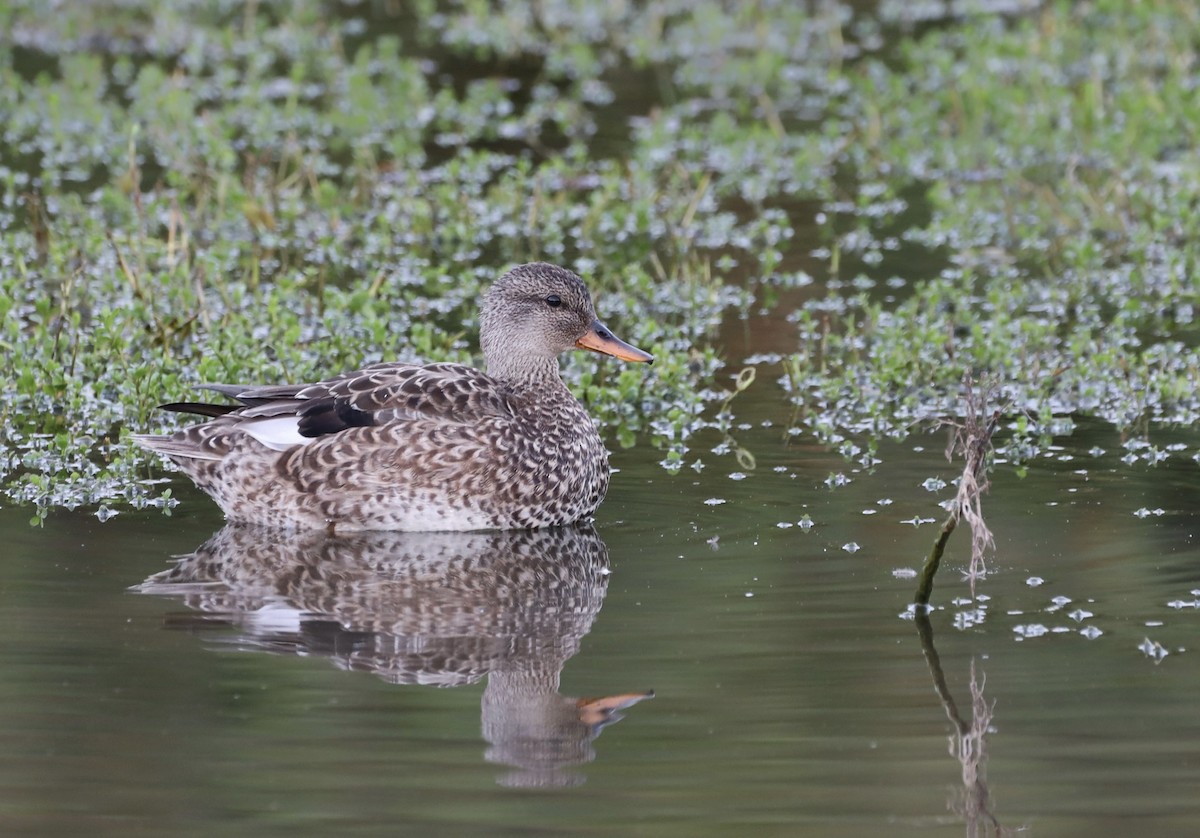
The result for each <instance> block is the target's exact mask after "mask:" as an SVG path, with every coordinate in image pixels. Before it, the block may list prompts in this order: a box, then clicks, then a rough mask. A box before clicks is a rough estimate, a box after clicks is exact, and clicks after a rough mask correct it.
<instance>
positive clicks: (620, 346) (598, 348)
mask: <svg viewBox="0 0 1200 838" xmlns="http://www.w3.org/2000/svg"><path fill="white" fill-rule="evenodd" d="M575 345H576V346H578V347H579V348H580V349H589V350H591V351H592V352H599V353H600V354H601V355H612V356H613V357H614V358H620V359H621V360H622V361H634V362H636V363H645V364H652V363H654V356H653V355H651V354H650V353H649V352H643V351H642V350H640V349H638V348H637V347H636V346H631V345H629V344H628V343H626V342H625V341H623V340H621V339H620V338H619V337H617V336H616V335H614V334H613V333H612V332H610V331H609V330H608V327H607V326H605V325H604V324H603V323H601V322H600V321H599V320H593V321H592V328H590V329H588V331H587V334H585V335H584V336H583V337H581V338H580V339H579V340H577V341H575Z"/></svg>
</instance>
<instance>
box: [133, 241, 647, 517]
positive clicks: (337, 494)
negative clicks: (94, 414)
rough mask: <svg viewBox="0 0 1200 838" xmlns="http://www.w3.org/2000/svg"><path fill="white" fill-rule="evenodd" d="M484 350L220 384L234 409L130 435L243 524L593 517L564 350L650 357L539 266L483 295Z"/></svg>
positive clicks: (562, 273)
mask: <svg viewBox="0 0 1200 838" xmlns="http://www.w3.org/2000/svg"><path fill="white" fill-rule="evenodd" d="M480 345H481V348H482V350H483V355H484V360H485V362H486V364H487V373H483V372H480V371H479V370H476V369H473V368H471V367H466V366H463V365H461V364H446V363H443V364H429V365H426V366H416V365H410V364H397V363H383V364H375V365H372V366H369V367H364V368H363V369H360V370H354V371H353V372H347V373H343V374H342V375H339V376H337V377H335V378H330V379H327V380H325V381H322V382H319V383H317V384H299V385H276V386H239V385H212V386H210V387H209V388H208V389H211V390H215V391H217V392H218V393H221V394H223V395H226V396H229V397H231V398H234V399H236V400H237V401H238V402H239V403H240V404H239V405H237V406H224V405H211V404H194V405H193V404H171V405H164V407H165V408H167V409H170V410H181V411H187V412H193V413H200V414H202V415H205V416H211V417H214V418H213V419H212V421H209V422H206V423H204V424H201V425H194V426H192V427H189V428H185V429H183V430H181V431H179V432H177V433H175V434H172V435H170V436H151V435H137V436H135V437H134V439H135V440H137V442H139V443H140V444H141V445H144V446H145V447H147V448H150V449H151V450H154V451H158V452H160V453H162V454H165V455H167V456H168V457H170V458H171V460H173V461H174V462H175V463H176V464H177V465H179V466H180V468H182V470H183V471H184V473H185V474H187V475H188V477H190V478H191V479H192V480H193V481H194V482H195V483H196V485H197V486H199V487H200V488H201V489H203V490H204V491H205V492H207V493H208V494H209V495H211V496H212V497H213V499H214V500H216V502H217V503H218V504H219V505H220V507H221V509H222V510H224V512H225V514H226V516H228V517H229V518H230V519H231V520H235V521H243V522H247V523H254V524H263V525H268V526H285V527H292V528H303V529H317V528H327V529H335V530H337V531H347V530H474V529H514V528H531V527H545V526H553V525H558V524H567V523H572V522H574V521H578V520H580V519H581V518H585V517H587V516H589V515H591V514H592V513H593V512H595V510H596V507H598V506H599V505H600V501H601V500H603V498H604V494H605V491H606V490H607V488H608V475H609V471H608V457H607V454H606V452H605V450H604V445H603V443H602V442H601V440H600V436H599V434H597V432H596V429H595V426H594V425H593V424H592V421H591V418H590V417H589V416H588V415H587V412H586V411H585V410H584V409H583V406H582V405H581V404H580V403H579V402H578V401H577V400H576V399H575V397H574V396H572V395H571V393H570V391H569V390H568V389H567V387H566V385H565V384H564V383H563V381H562V378H561V376H560V375H559V371H558V360H557V358H558V355H559V354H561V353H562V352H564V351H566V350H567V349H570V348H572V347H580V348H584V349H591V350H593V351H596V352H602V353H605V354H608V355H613V356H615V357H618V358H622V359H624V360H627V361H650V360H651V358H650V356H649V355H647V354H646V353H644V352H642V351H641V350H639V349H635V348H634V347H632V346H630V345H628V344H626V343H624V342H622V341H621V340H619V339H617V338H616V337H614V336H613V335H612V333H611V332H609V331H608V330H607V329H606V328H605V327H604V326H603V324H601V323H600V322H599V321H598V320H597V319H596V313H595V310H594V308H593V306H592V301H591V297H590V296H589V295H588V292H587V288H586V287H585V286H584V284H583V281H582V280H581V279H580V278H579V277H578V276H576V275H575V274H573V273H571V272H570V271H567V270H564V269H563V268H559V267H555V266H553V265H547V264H544V263H532V264H528V265H521V266H519V267H517V268H514V269H513V270H511V271H509V272H508V273H507V274H505V275H504V276H502V277H501V278H500V279H499V280H497V282H496V283H495V285H493V286H492V288H491V290H490V291H489V292H488V293H487V294H486V295H485V296H484V299H483V305H482V308H481V314H480Z"/></svg>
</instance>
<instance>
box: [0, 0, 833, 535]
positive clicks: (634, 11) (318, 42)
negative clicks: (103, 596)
mask: <svg viewBox="0 0 1200 838" xmlns="http://www.w3.org/2000/svg"><path fill="white" fill-rule="evenodd" d="M160 6H161V4H137V3H106V2H102V3H94V4H83V5H77V6H70V7H63V8H57V9H50V8H49V7H46V6H44V4H38V3H29V2H17V3H13V4H9V5H8V6H6V7H5V9H4V10H3V13H2V15H0V29H2V32H3V33H4V35H5V37H2V38H0V117H3V118H2V119H0V228H2V229H3V232H4V235H3V237H0V266H3V271H2V272H0V286H2V287H0V306H2V307H3V310H2V313H3V315H4V316H3V325H0V344H2V346H3V349H4V352H3V356H2V359H0V381H2V382H3V384H2V385H0V387H2V392H0V396H2V399H0V404H2V406H0V487H2V491H3V493H4V495H5V496H7V497H8V498H9V499H11V500H15V501H18V502H23V503H32V504H34V505H35V506H36V507H37V508H38V509H39V510H40V511H41V512H43V513H44V510H45V509H46V508H47V507H48V506H55V505H64V506H73V505H77V504H80V503H87V504H106V505H112V504H116V503H118V502H122V503H132V504H134V505H147V504H155V505H161V506H164V507H169V505H170V503H171V502H172V499H171V497H170V495H169V490H168V489H166V488H165V487H164V484H162V483H161V482H160V481H159V475H160V474H161V473H162V472H161V468H160V466H159V464H158V463H157V462H150V461H148V460H146V459H145V458H144V455H143V454H141V453H140V452H138V451H137V450H136V449H134V448H132V447H131V446H129V445H128V444H127V443H125V442H124V441H123V440H124V437H125V435H126V434H127V433H128V432H129V431H130V430H137V431H147V430H154V429H156V428H162V427H169V426H170V425H171V424H172V423H174V422H177V421H180V420H179V419H178V418H177V417H172V416H167V415H163V414H160V413H159V412H157V411H155V410H154V406H155V405H156V404H157V403H159V402H162V401H170V400H173V399H180V398H184V397H186V396H188V395H189V391H190V390H191V389H192V388H194V387H195V386H196V385H198V384H200V383H203V382H206V381H250V382H255V381H262V382H271V381H297V380H305V379H313V378H317V377H320V376H323V375H326V374H329V373H331V372H334V371H337V370H341V369H345V368H350V367H354V366H357V365H360V364H363V363H369V362H372V361H376V360H379V359H381V358H396V359H400V360H422V361H427V360H445V359H453V360H459V361H471V360H473V348H474V346H475V337H474V333H475V328H476V325H475V317H476V312H475V301H476V299H477V298H478V295H479V293H480V291H481V290H482V288H483V287H485V285H486V284H487V283H488V282H489V281H490V280H491V278H492V277H494V276H495V275H496V274H497V273H498V272H499V271H500V270H502V269H503V267H504V266H505V265H507V264H511V263H513V262H517V261H526V260H530V259H539V258H540V259H547V260H550V261H556V262H560V263H563V264H566V265H568V266H570V267H573V268H575V269H577V270H579V271H580V272H581V273H583V274H584V275H585V276H586V277H587V279H588V282H589V285H590V286H591V287H592V289H593V291H594V293H595V295H596V298H597V303H598V307H599V309H600V312H601V314H602V316H604V317H605V318H607V319H608V320H610V322H611V323H612V325H613V326H614V328H616V329H617V330H618V331H619V332H620V333H621V334H622V335H623V336H624V337H626V338H627V339H629V340H630V341H631V342H633V343H636V344H638V345H641V346H644V347H645V348H646V349H647V350H649V351H651V352H653V353H654V354H655V355H656V356H657V357H658V359H659V361H658V363H656V364H655V365H654V367H653V368H651V369H650V370H649V371H646V370H639V371H636V372H631V371H628V370H617V369H616V368H615V367H613V366H611V365H606V364H603V363H600V364H597V362H596V359H594V358H591V357H588V358H583V357H574V358H570V359H568V360H567V361H566V362H565V364H566V366H565V374H566V376H567V378H568V380H569V381H571V382H573V383H574V384H576V385H578V388H579V390H580V392H582V394H583V396H584V398H585V399H586V400H587V402H588V404H589V409H590V410H591V411H592V413H593V415H595V416H596V417H597V418H598V419H599V420H600V421H601V422H603V423H604V424H605V425H606V427H609V428H612V429H613V431H612V432H613V433H614V435H615V437H616V441H617V442H618V443H619V444H621V445H631V444H633V443H634V442H635V440H637V439H638V438H646V437H648V438H649V439H650V440H651V441H652V442H653V443H654V444H657V445H659V446H661V447H662V448H664V449H665V450H666V451H667V452H668V458H670V457H673V456H676V455H678V454H679V452H682V451H686V445H687V442H686V441H687V439H688V437H689V436H690V434H691V433H693V432H694V431H695V430H696V429H697V428H699V427H701V426H702V424H703V420H702V418H701V416H702V413H703V411H704V408H705V404H706V403H707V402H708V401H710V400H713V399H717V398H719V396H717V395H715V394H713V393H711V392H710V391H709V390H708V389H707V388H706V386H705V384H706V383H707V382H708V381H710V380H711V379H712V377H713V375H714V373H715V372H716V370H717V369H718V368H719V367H720V364H721V362H720V360H719V358H718V356H717V353H716V351H715V350H714V348H713V347H712V345H711V336H712V335H713V333H714V330H715V328H716V326H717V325H718V323H719V322H720V320H721V318H722V317H723V316H724V314H725V313H726V312H727V311H730V310H743V311H744V310H745V309H746V308H747V307H748V305H749V300H750V298H751V292H750V291H747V290H744V289H742V288H740V287H738V285H739V284H740V279H741V278H740V275H737V274H734V273H732V271H733V270H734V268H735V267H737V268H738V270H739V272H744V271H745V270H746V267H747V266H749V267H751V268H753V266H756V265H758V264H761V265H763V266H765V267H766V272H768V273H769V272H770V271H772V270H774V267H775V266H776V265H777V264H778V263H779V262H780V260H781V258H782V253H783V251H784V249H785V248H786V247H787V242H788V239H789V238H790V236H791V226H790V220H789V219H788V218H787V216H786V214H785V213H783V212H782V211H780V210H778V209H772V208H770V207H769V206H765V205H764V204H765V201H766V200H767V196H769V195H771V194H777V193H778V191H779V186H778V184H781V183H792V182H794V183H800V182H801V179H802V178H807V180H804V181H803V182H804V183H806V184H808V185H810V186H811V185H812V184H814V183H817V182H821V181H820V180H819V179H820V177H824V174H819V175H818V176H816V178H817V179H816V180H814V179H813V177H814V176H810V175H808V174H806V173H805V172H804V171H803V168H802V167H800V166H799V164H795V165H792V166H790V167H789V166H786V165H781V164H779V163H778V161H779V159H780V151H781V150H784V149H786V148H787V147H786V146H784V145H780V144H779V139H780V138H779V136H778V135H777V132H775V131H773V130H768V131H766V132H765V133H764V132H763V131H762V130H761V129H757V128H756V129H755V130H754V131H751V132H749V136H748V137H741V136H739V132H738V131H737V125H736V123H732V122H729V121H728V120H726V119H723V118H721V117H720V116H719V114H716V115H714V112H713V111H712V110H711V109H710V108H709V107H708V106H707V105H705V106H703V107H699V108H697V107H695V106H694V104H689V103H694V102H696V101H700V100H702V99H703V100H704V101H715V100H713V98H712V94H711V90H710V89H709V88H711V86H712V84H715V83H716V81H715V80H708V81H705V80H703V79H701V78H699V77H698V76H697V75H696V74H695V73H688V74H687V75H686V79H685V77H681V80H680V81H671V80H669V79H668V78H667V72H666V70H665V69H663V66H664V65H662V64H661V63H660V64H656V65H655V67H656V69H655V71H654V72H655V73H656V74H658V75H659V78H660V79H662V80H663V83H662V84H661V85H660V87H659V88H658V90H656V91H653V93H654V94H661V95H662V96H663V97H664V98H663V102H667V101H669V103H670V104H669V107H670V111H671V112H670V114H668V116H667V117H666V118H667V119H668V121H669V122H670V124H671V125H673V126H674V128H673V131H674V136H675V137H677V138H678V141H679V143H680V147H681V148H682V147H685V146H686V147H687V148H691V149H698V146H697V145H696V142H695V139H696V138H697V137H701V136H703V135H704V133H705V132H706V131H708V130H710V123H713V122H714V120H715V124H719V125H720V126H721V132H720V134H719V137H718V140H719V143H715V144H714V145H713V148H714V156H713V157H712V158H711V160H712V162H713V165H712V166H709V165H708V164H702V163H700V162H698V158H693V157H686V156H681V159H680V160H679V161H678V162H672V161H671V159H670V158H671V156H672V155H673V154H674V151H673V150H672V149H671V148H665V150H664V149H659V150H657V151H656V150H655V146H658V145H659V144H660V140H659V138H658V137H657V136H655V135H654V134H653V132H649V133H648V134H646V135H643V134H642V133H641V129H639V128H634V127H630V126H629V124H628V121H629V119H630V118H631V116H638V117H639V119H640V120H641V121H640V122H639V125H644V126H650V125H653V124H655V122H656V120H658V119H659V118H660V116H659V115H661V114H662V113H663V112H662V111H661V110H656V109H659V108H661V106H662V103H661V102H659V101H658V99H657V98H656V96H655V95H651V96H650V97H647V96H646V95H645V91H643V90H627V88H624V87H622V86H620V84H619V82H620V80H622V79H624V78H627V77H628V74H629V73H634V74H636V73H639V72H642V70H640V69H638V68H645V67H646V66H648V63H649V61H650V60H651V59H649V58H648V57H647V55H646V54H645V52H644V50H645V49H646V48H647V47H649V46H650V42H648V41H645V40H643V39H642V36H643V35H644V33H645V32H647V31H653V30H657V31H659V32H661V33H662V35H663V39H662V41H661V42H660V43H661V44H662V45H663V46H664V48H665V50H666V52H665V53H664V55H663V56H662V57H661V59H655V60H657V61H660V62H661V61H667V62H670V61H674V60H675V58H674V56H683V55H684V54H685V53H688V50H689V47H688V46H687V45H686V44H685V43H683V41H685V40H686V39H688V38H691V37H692V33H693V31H694V26H693V23H692V21H693V20H699V18H700V17H705V18H706V20H705V21H704V26H707V27H709V28H710V29H711V28H712V27H713V26H714V25H715V24H717V23H719V21H720V20H727V21H731V22H732V23H734V24H736V26H738V27H743V26H746V27H751V28H753V27H752V23H753V22H754V21H755V20H759V21H761V20H762V14H763V13H765V11H766V10H767V9H766V7H763V8H762V9H758V10H757V11H756V10H755V9H754V8H751V9H750V10H749V11H741V12H738V16H736V17H735V18H727V17H722V15H725V14H726V12H725V11H723V10H722V9H721V7H719V6H716V5H705V6H703V7H697V8H696V9H695V10H693V9H691V8H690V7H689V6H688V4H679V3H674V4H666V3H662V4H647V5H646V6H644V7H641V6H639V7H634V6H625V5H621V4H617V5H614V6H604V7H595V6H594V4H585V3H578V2H568V0H562V2H550V3H546V2H541V3H519V2H516V3H509V4H504V5H503V6H502V7H499V8H497V7H495V6H494V5H493V4H486V5H484V4H478V3H472V2H463V3H461V4H454V5H451V6H448V7H441V6H439V5H437V4H432V3H418V4H416V5H415V6H413V7H412V8H411V9H395V8H392V7H379V8H376V7H370V8H368V7H365V6H364V7H362V8H359V7H347V8H345V9H341V10H340V13H341V14H343V16H342V17H336V16H334V17H331V16H330V14H329V12H330V10H329V8H328V7H327V6H326V4H321V3H317V2H298V3H275V2H263V3H258V4H254V5H252V6H247V7H245V8H242V7H237V8H236V9H235V8H233V7H227V6H224V5H222V4H211V3H206V2H184V3H174V4H170V5H169V7H166V8H160ZM484 17H486V19H487V21H488V25H487V26H480V25H479V21H480V20H481V19H482V18H484ZM643 24H644V26H643ZM696 25H699V24H696ZM789 25H798V24H794V23H792V24H789ZM647 27H648V28H647ZM712 31H714V32H716V31H719V27H718V28H717V29H714V30H712ZM633 33H636V34H633ZM733 34H736V32H735V33H733ZM756 37H757V36H756ZM771 42H772V44H774V46H772V48H773V49H774V48H776V47H777V46H779V39H778V38H773V39H771ZM757 43H758V42H757V41H748V42H746V43H745V44H742V45H740V46H738V47H737V49H734V50H731V51H730V55H734V54H735V53H736V54H737V56H738V58H737V60H738V61H747V60H751V57H752V53H753V48H757V47H756V44H757ZM714 48H715V47H713V46H712V45H709V46H708V47H706V50H709V52H708V53H707V54H709V55H711V50H712V49H714ZM691 60H692V59H689V61H691ZM696 60H697V61H698V63H696V64H695V67H699V68H702V67H703V66H704V65H705V62H706V61H707V59H705V58H703V56H701V57H700V58H698V59H696ZM789 60H791V59H789ZM761 61H763V62H765V63H763V64H762V66H763V67H765V68H767V69H769V70H770V72H771V73H772V74H773V78H777V79H782V78H784V77H785V76H786V73H785V72H784V70H785V68H784V66H783V65H784V64H786V63H787V62H785V61H782V60H780V59H775V58H766V59H761ZM737 75H738V78H739V79H740V81H738V84H739V85H741V84H744V83H747V81H748V79H749V76H748V75H747V74H746V73H744V72H741V71H739V73H738V74H737ZM706 91H707V92H706ZM728 92H729V91H728V90H725V91H724V92H723V93H722V95H725V94H726V93H728ZM622 93H627V94H628V95H629V96H630V97H631V98H630V101H629V102H628V103H626V104H625V105H624V109H623V110H621V109H614V108H615V106H616V105H620V104H621V103H620V101H619V97H620V96H621V95H622ZM778 93H779V90H777V89H776V87H774V86H772V87H770V88H768V89H764V90H763V91H762V96H763V97H766V98H763V99H762V101H760V103H759V105H757V106H756V107H758V108H759V110H760V112H761V114H762V115H763V116H764V118H765V117H766V116H767V115H768V111H769V108H768V105H769V102H768V99H769V98H770V97H773V96H775V95H777V94H778ZM631 106H632V107H633V108H640V109H641V110H640V111H639V110H631V109H630V108H631ZM651 111H654V112H655V115H652V114H651ZM775 112H776V113H777V115H779V118H780V119H783V120H784V121H787V120H790V119H791V118H792V116H793V114H792V113H791V112H790V111H786V110H785V111H779V110H778V108H776V109H775ZM614 113H619V114H621V117H620V119H621V120H622V121H624V122H625V124H624V125H622V126H618V128H617V130H616V131H615V132H613V131H612V130H610V126H609V124H608V122H607V121H606V120H611V118H612V114H614ZM689 113H690V114H692V115H690V116H689ZM697 114H707V115H708V116H705V117H704V118H703V119H701V118H699V117H698V116H696V115H697ZM709 116H712V117H713V118H712V119H709ZM773 121H774V118H768V119H766V122H768V123H773ZM602 129H603V130H604V131H605V133H606V136H608V137H609V138H610V139H608V140H607V144H606V145H605V146H604V148H605V149H606V153H605V154H597V153H594V152H593V150H592V149H591V147H590V144H591V143H592V142H593V140H594V139H595V138H596V137H597V136H598V135H599V134H600V133H601V131H602ZM613 133H615V134H616V135H617V136H616V137H615V138H613ZM722 144H724V145H728V147H729V148H728V150H727V151H721V150H720V148H719V147H718V146H719V145H722ZM797 147H799V146H797ZM817 147H818V151H820V146H819V145H818V146H817ZM614 152H615V154H614ZM664 155H665V157H664ZM814 159H815V158H814ZM815 169H816V170H817V171H818V172H819V173H821V172H826V173H827V172H828V168H827V167H826V168H821V166H820V165H816V166H815ZM756 170H761V171H762V172H767V174H762V175H759V182H758V183H757V184H751V183H750V178H749V174H750V173H752V172H755V171H756ZM789 179H790V180H789ZM738 197H740V198H741V200H742V201H743V205H744V202H745V201H752V202H754V203H755V204H756V206H755V209H754V211H751V212H746V211H744V210H743V209H742V208H741V207H739V206H731V204H730V202H731V200H732V199H734V198H738ZM475 360H477V359H475ZM105 508H108V507H107V506H106V507H105Z"/></svg>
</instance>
